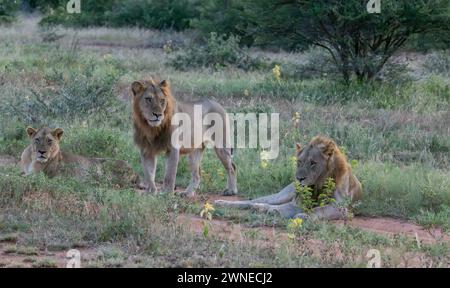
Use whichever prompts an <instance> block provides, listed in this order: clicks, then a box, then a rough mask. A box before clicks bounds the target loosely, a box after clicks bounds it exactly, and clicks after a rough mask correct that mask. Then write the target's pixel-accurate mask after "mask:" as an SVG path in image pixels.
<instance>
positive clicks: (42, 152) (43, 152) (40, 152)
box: [38, 150, 47, 154]
mask: <svg viewBox="0 0 450 288" xmlns="http://www.w3.org/2000/svg"><path fill="white" fill-rule="evenodd" d="M38 152H39V154H45V152H47V151H44V150H39V151H38Z"/></svg>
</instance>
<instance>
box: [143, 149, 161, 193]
mask: <svg viewBox="0 0 450 288" xmlns="http://www.w3.org/2000/svg"><path fill="white" fill-rule="evenodd" d="M141 162H142V169H143V170H144V182H143V183H141V185H140V186H141V187H142V188H144V189H145V191H146V192H150V193H157V192H158V189H157V188H156V185H155V173H156V162H157V160H156V156H155V155H145V154H144V153H141Z"/></svg>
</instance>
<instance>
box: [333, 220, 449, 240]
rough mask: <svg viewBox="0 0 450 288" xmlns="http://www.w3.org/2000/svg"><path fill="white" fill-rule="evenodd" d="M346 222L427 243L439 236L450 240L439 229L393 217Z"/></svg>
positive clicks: (388, 234) (371, 230)
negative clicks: (424, 226)
mask: <svg viewBox="0 0 450 288" xmlns="http://www.w3.org/2000/svg"><path fill="white" fill-rule="evenodd" d="M333 222H334V223H336V224H337V225H343V224H344V221H341V220H339V221H333ZM347 224H348V225H350V226H352V227H358V228H360V229H363V230H367V231H370V232H375V233H379V234H383V235H386V236H394V235H395V234H403V235H407V236H410V237H414V238H417V239H418V240H419V241H421V242H424V243H427V244H432V243H435V242H436V239H439V238H441V237H442V239H443V240H444V241H450V237H449V235H445V234H443V233H442V231H441V230H440V229H429V230H427V229H425V228H423V227H422V226H419V225H417V224H415V223H413V222H410V221H406V220H401V219H395V218H387V217H381V218H370V217H355V218H354V219H352V220H351V221H348V222H347ZM416 235H417V236H416Z"/></svg>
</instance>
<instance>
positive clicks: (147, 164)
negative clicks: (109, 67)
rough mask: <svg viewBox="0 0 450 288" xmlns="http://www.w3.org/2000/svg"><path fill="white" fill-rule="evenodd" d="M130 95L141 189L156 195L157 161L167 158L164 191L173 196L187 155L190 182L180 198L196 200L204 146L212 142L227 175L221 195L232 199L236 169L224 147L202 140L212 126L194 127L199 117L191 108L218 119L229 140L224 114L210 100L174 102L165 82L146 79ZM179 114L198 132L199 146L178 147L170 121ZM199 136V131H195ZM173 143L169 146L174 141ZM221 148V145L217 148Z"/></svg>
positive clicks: (137, 84)
mask: <svg viewBox="0 0 450 288" xmlns="http://www.w3.org/2000/svg"><path fill="white" fill-rule="evenodd" d="M131 90H132V92H133V122H134V142H135V143H136V145H137V146H138V147H139V149H140V150H141V161H142V166H143V170H144V182H143V183H142V186H143V187H142V188H144V189H146V191H148V192H152V193H156V192H157V188H156V185H155V172H156V160H157V156H158V155H159V154H162V153H165V154H166V155H167V160H166V171H165V176H164V183H163V188H162V189H163V190H164V191H166V192H173V191H174V188H175V178H176V174H177V167H178V161H179V157H180V155H189V166H190V168H191V171H192V178H191V182H190V184H189V186H188V187H187V189H186V191H184V193H183V195H184V196H188V197H193V196H195V190H196V189H197V188H198V187H199V185H200V162H201V159H202V156H203V152H204V148H205V146H206V144H207V143H211V142H213V145H214V149H215V152H216V154H217V157H218V158H219V159H220V161H221V162H222V164H223V166H224V167H225V170H226V171H227V176H228V181H227V188H226V190H224V192H223V195H234V194H236V193H237V187H236V166H235V165H234V163H233V161H232V158H231V149H230V148H226V147H227V146H226V145H224V144H225V143H217V142H214V141H212V139H206V138H204V133H203V132H204V131H205V130H206V129H208V128H210V126H211V125H204V123H203V121H202V120H204V119H200V120H199V121H197V122H200V121H201V122H202V123H196V122H195V121H196V120H195V119H196V118H197V116H198V115H194V114H195V113H194V111H195V109H194V105H198V107H200V109H201V113H202V115H207V114H215V115H218V116H219V117H220V118H221V120H222V121H223V123H225V125H224V127H223V129H224V131H223V132H224V134H225V135H224V137H227V136H228V137H229V133H230V130H229V129H228V127H229V123H228V118H227V117H226V112H225V110H224V109H223V107H222V106H221V105H220V104H219V103H217V102H214V101H211V100H207V99H205V100H200V101H195V102H190V103H181V102H177V101H175V99H174V98H173V96H172V93H171V89H170V86H169V83H168V81H166V80H164V81H159V80H155V79H149V80H146V81H136V82H134V83H133V84H132V85H131ZM177 113H180V114H184V115H188V116H189V118H190V119H191V123H192V126H193V127H192V128H193V129H192V130H201V131H200V132H201V133H200V136H201V137H202V139H197V140H200V141H199V142H200V144H201V145H200V146H197V147H195V146H194V145H192V147H184V146H183V145H182V143H179V141H180V140H179V139H177V138H176V137H173V138H174V139H172V134H173V133H174V130H175V129H176V128H177V127H178V126H177V125H172V122H171V120H172V118H173V117H174V115H175V114H177ZM197 132H198V131H197ZM195 134H196V131H192V133H191V139H189V140H191V143H195V142H196V141H195V140H194V136H195ZM224 139H225V138H224ZM172 140H173V141H175V143H172V142H173V141H172ZM217 144H221V145H217Z"/></svg>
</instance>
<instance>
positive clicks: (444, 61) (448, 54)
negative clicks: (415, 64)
mask: <svg viewBox="0 0 450 288" xmlns="http://www.w3.org/2000/svg"><path fill="white" fill-rule="evenodd" d="M423 66H424V68H425V69H426V70H427V71H428V72H431V73H436V74H442V75H447V76H448V75H449V74H450V50H446V51H439V52H433V53H431V54H429V55H427V57H426V58H425V62H424V64H423Z"/></svg>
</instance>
